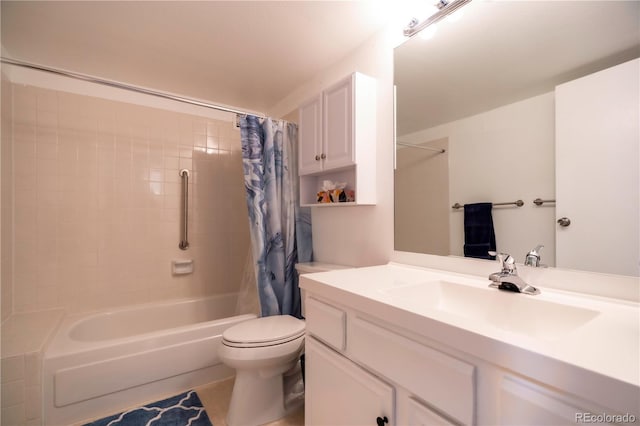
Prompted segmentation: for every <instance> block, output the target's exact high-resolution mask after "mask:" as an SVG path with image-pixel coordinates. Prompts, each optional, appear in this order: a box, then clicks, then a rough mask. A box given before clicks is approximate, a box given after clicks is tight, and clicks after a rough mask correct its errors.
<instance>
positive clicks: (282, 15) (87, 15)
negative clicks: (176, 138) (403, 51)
mask: <svg viewBox="0 0 640 426" xmlns="http://www.w3.org/2000/svg"><path fill="white" fill-rule="evenodd" d="M380 3H381V2H375V1H195V2H190V1H157V2H156V1H69V2H66V1H65V2H63V1H5V0H3V1H2V2H1V7H2V11H1V12H2V34H1V36H2V38H1V42H2V55H3V56H8V57H11V58H14V59H19V60H23V61H27V62H32V63H37V64H40V65H46V66H49V67H54V68H60V69H65V70H70V71H75V72H78V73H84V74H89V75H92V76H96V77H101V78H105V79H110V80H116V81H120V82H124V83H128V84H133V85H138V86H143V87H146V88H150V89H156V90H162V91H165V92H171V93H175V94H180V95H185V96H189V97H193V98H198V99H205V100H209V101H213V102H215V103H218V104H224V105H228V106H234V107H238V108H242V109H247V110H252V111H260V112H262V111H266V110H268V109H269V107H272V106H273V105H275V104H277V103H278V102H279V101H280V100H282V99H283V98H284V97H285V96H286V95H288V94H290V93H291V92H293V91H294V90H295V89H296V88H298V87H300V86H301V85H303V84H304V83H305V82H306V81H308V80H310V79H312V78H313V77H314V76H316V75H317V74H318V73H319V72H320V71H322V70H323V69H325V68H327V67H329V66H330V65H332V64H333V63H335V62H337V61H338V60H340V59H341V58H343V57H344V56H346V55H347V54H348V53H349V52H350V51H351V50H353V49H354V48H356V47H358V46H359V45H360V44H362V43H363V42H365V41H366V40H367V39H368V38H370V37H371V36H373V34H374V33H375V32H377V31H378V30H380V29H381V28H382V27H383V26H384V25H386V24H387V22H388V20H389V16H388V13H386V11H385V10H384V8H381V7H379V6H380Z"/></svg>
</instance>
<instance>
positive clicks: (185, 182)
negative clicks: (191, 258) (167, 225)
mask: <svg viewBox="0 0 640 426" xmlns="http://www.w3.org/2000/svg"><path fill="white" fill-rule="evenodd" d="M180 177H181V178H182V238H181V240H180V244H178V247H180V250H186V249H188V248H189V240H188V239H187V231H188V229H189V226H188V224H189V219H188V218H189V170H188V169H182V170H180Z"/></svg>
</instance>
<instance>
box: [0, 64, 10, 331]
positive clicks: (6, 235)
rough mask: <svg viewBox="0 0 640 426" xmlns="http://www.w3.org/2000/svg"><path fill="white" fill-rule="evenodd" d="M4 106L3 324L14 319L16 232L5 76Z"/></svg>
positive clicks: (1, 109) (1, 134)
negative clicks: (11, 316) (14, 234)
mask: <svg viewBox="0 0 640 426" xmlns="http://www.w3.org/2000/svg"><path fill="white" fill-rule="evenodd" d="M1 93H2V100H1V101H2V106H1V107H0V112H1V114H2V117H1V119H2V124H1V127H0V137H1V138H2V151H1V152H0V157H1V163H0V169H1V170H2V176H1V177H0V179H1V185H2V188H1V193H2V200H0V203H1V208H0V209H1V211H0V216H1V227H2V228H1V229H0V236H2V247H1V251H2V253H1V256H0V257H1V260H2V264H1V265H0V274H1V276H0V280H1V281H2V286H1V290H2V293H1V294H0V299H2V306H1V307H0V309H1V311H2V321H4V320H6V319H7V318H8V317H9V315H11V312H12V309H13V306H12V303H11V301H12V299H13V295H12V291H13V282H12V277H13V258H12V252H13V250H12V247H13V232H12V230H11V223H12V222H13V220H12V218H13V209H12V208H11V206H12V205H13V202H12V199H13V179H12V177H13V176H12V170H13V169H12V164H11V157H12V154H11V148H12V145H11V83H10V82H9V80H8V79H7V78H6V76H5V74H4V73H2V89H1Z"/></svg>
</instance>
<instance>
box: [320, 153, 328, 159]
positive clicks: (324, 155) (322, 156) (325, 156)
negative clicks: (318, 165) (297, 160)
mask: <svg viewBox="0 0 640 426" xmlns="http://www.w3.org/2000/svg"><path fill="white" fill-rule="evenodd" d="M320 158H322V159H323V160H324V159H325V158H327V154H325V153H324V152H323V153H322V155H321V156H320Z"/></svg>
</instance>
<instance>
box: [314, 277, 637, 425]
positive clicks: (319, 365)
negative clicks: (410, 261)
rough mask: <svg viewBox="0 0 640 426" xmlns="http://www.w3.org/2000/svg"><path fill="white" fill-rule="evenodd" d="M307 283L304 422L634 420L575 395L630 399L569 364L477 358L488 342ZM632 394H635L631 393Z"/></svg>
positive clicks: (513, 354) (506, 356)
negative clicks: (549, 378) (549, 375)
mask: <svg viewBox="0 0 640 426" xmlns="http://www.w3.org/2000/svg"><path fill="white" fill-rule="evenodd" d="M305 281H306V280H305ZM305 281H303V288H304V289H305V294H306V295H305V304H306V307H307V309H306V315H307V316H306V324H307V340H306V359H307V364H306V396H305V404H306V411H305V422H306V424H308V425H328V424H331V425H342V424H354V425H355V424H357V425H372V426H373V425H376V424H378V423H377V420H376V419H378V421H379V422H382V423H379V424H381V425H385V424H388V425H394V424H396V425H409V426H417V425H429V426H431V425H461V424H463V425H473V424H496V425H513V424H518V425H531V426H533V425H536V426H538V425H557V424H575V423H593V422H594V419H597V420H598V421H599V422H600V424H607V422H610V423H616V422H618V423H620V422H621V420H620V419H623V420H622V421H626V420H624V419H625V417H623V416H625V415H626V416H627V417H626V419H630V420H631V422H634V421H636V420H638V417H639V416H638V413H637V412H636V411H633V410H637V407H634V406H633V404H632V403H631V405H629V403H628V402H625V403H623V404H622V406H624V407H627V406H629V407H630V408H631V409H632V411H631V412H623V411H621V410H620V409H618V410H616V409H612V408H610V407H606V406H603V405H602V404H601V403H600V402H594V401H600V399H598V398H596V399H593V397H592V398H591V399H589V398H587V397H586V396H585V395H586V394H588V393H584V392H582V393H581V391H580V390H581V389H585V390H586V389H589V388H593V387H596V389H598V390H597V392H598V394H600V395H602V394H607V395H608V394H611V395H620V397H621V399H624V400H625V401H630V400H633V397H632V396H629V395H628V393H629V392H628V391H627V390H626V388H624V387H623V388H621V387H620V384H619V383H618V382H616V381H615V380H612V381H608V380H605V381H602V380H601V378H595V379H594V377H590V376H582V375H581V374H585V373H584V372H581V371H580V370H575V369H573V368H572V367H571V366H570V365H560V366H551V365H547V364H545V362H544V361H539V360H536V358H534V357H530V356H529V355H528V354H525V353H521V352H518V351H516V350H513V349H515V348H512V350H511V351H508V352H504V351H503V352H496V353H495V357H482V358H480V357H479V356H478V354H477V352H478V350H479V348H480V346H482V345H485V344H490V343H481V342H482V341H481V340H477V339H476V338H475V337H474V336H472V335H470V334H467V335H465V336H464V337H463V338H458V337H455V336H454V333H451V331H450V332H445V333H440V334H438V333H435V334H433V327H436V328H437V327H438V326H437V325H431V326H429V327H420V326H418V325H416V324H417V318H416V317H412V318H411V319H410V320H407V319H405V320H402V321H399V322H398V321H395V320H396V319H397V318H399V317H398V313H397V312H395V313H392V312H393V311H392V310H389V309H388V307H387V306H385V305H376V306H373V305H362V304H359V303H353V302H354V297H352V296H351V295H349V296H346V295H345V294H342V295H341V296H340V297H335V298H327V297H326V294H318V293H316V292H314V290H313V289H312V288H311V289H310V288H309V287H308V286H306V285H305V284H306V282H305ZM515 297H518V296H515ZM365 306H366V307H365ZM376 312H379V314H376ZM436 335H438V336H439V337H437V338H436ZM512 358H513V359H515V360H516V361H517V362H518V363H520V364H521V365H523V366H526V367H529V366H530V365H531V364H532V363H533V364H534V365H537V366H539V369H534V370H529V371H530V372H531V371H533V373H529V376H528V375H526V374H523V373H522V372H521V371H519V369H518V371H514V370H513V369H512V366H511V367H509V366H507V365H508V362H509V361H511V360H512ZM542 370H547V371H545V373H546V372H548V371H549V370H551V371H553V372H554V373H553V375H554V376H557V377H558V378H559V380H558V381H557V382H556V383H554V384H549V383H544V382H541V381H540V377H539V376H538V375H537V374H536V373H535V371H542ZM559 383H560V384H559ZM576 383H579V386H578V387H575V386H574V385H575V384H576ZM565 387H566V388H565ZM570 389H572V390H570ZM621 390H622V392H623V393H622V394H621V393H620V392H621ZM623 394H624V396H623ZM632 395H638V396H640V394H638V392H637V390H635V391H632ZM603 413H604V414H603ZM599 416H604V417H603V418H600V417H599ZM634 416H635V417H634ZM385 417H386V418H387V421H388V423H384V418H385ZM616 419H617V420H616Z"/></svg>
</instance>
